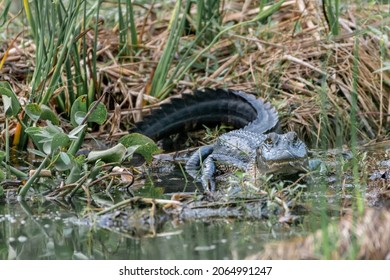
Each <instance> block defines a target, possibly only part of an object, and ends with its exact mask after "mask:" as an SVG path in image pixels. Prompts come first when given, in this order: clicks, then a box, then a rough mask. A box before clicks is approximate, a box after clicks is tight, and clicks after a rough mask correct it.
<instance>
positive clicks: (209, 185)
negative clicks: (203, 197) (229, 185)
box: [200, 155, 215, 192]
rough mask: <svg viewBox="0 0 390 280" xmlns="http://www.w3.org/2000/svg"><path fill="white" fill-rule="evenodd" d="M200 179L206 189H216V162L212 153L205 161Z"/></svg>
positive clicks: (212, 190)
mask: <svg viewBox="0 0 390 280" xmlns="http://www.w3.org/2000/svg"><path fill="white" fill-rule="evenodd" d="M200 181H201V182H202V186H203V188H204V189H205V190H208V191H211V192H214V191H215V162H214V158H213V156H212V155H210V156H208V157H207V158H206V160H205V161H204V162H203V167H202V176H201V178H200Z"/></svg>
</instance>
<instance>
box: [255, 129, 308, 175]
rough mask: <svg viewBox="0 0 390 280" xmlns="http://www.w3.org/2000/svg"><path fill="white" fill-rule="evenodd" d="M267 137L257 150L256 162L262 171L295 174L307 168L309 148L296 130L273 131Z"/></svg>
mask: <svg viewBox="0 0 390 280" xmlns="http://www.w3.org/2000/svg"><path fill="white" fill-rule="evenodd" d="M265 137H266V138H265V139H264V141H263V144H262V145H261V146H260V147H259V148H258V149H257V151H256V156H257V157H256V164H257V167H258V169H259V171H260V172H261V173H265V174H268V173H274V174H293V173H297V172H298V171H302V170H305V166H306V164H307V148H306V145H305V144H304V143H303V142H302V141H301V140H300V139H299V138H298V136H297V134H296V133H295V132H288V133H285V134H277V133H274V132H271V133H269V134H266V135H265Z"/></svg>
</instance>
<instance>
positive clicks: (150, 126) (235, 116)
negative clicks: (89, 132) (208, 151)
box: [131, 89, 278, 140]
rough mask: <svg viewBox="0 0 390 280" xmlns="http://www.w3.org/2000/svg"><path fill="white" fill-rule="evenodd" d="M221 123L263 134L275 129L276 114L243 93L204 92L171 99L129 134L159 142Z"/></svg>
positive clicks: (199, 91) (218, 90)
mask: <svg viewBox="0 0 390 280" xmlns="http://www.w3.org/2000/svg"><path fill="white" fill-rule="evenodd" d="M221 123H225V124H229V125H231V126H233V127H234V128H242V127H245V126H246V128H245V129H246V130H250V131H256V132H258V133H264V132H266V131H269V130H272V129H273V128H275V126H276V125H277V123H278V115H277V112H276V110H275V109H274V108H273V107H272V106H271V104H270V103H264V101H263V100H262V99H256V97H255V96H253V95H250V94H247V93H245V92H243V91H235V90H224V89H204V90H196V91H195V92H194V93H193V94H183V95H182V96H180V97H173V98H171V99H170V101H169V102H167V103H163V104H161V106H160V108H158V109H155V110H153V111H152V113H151V114H150V115H148V116H146V117H145V118H144V120H143V121H141V122H139V123H137V124H136V127H135V128H134V129H132V130H131V132H138V133H141V134H144V135H146V136H148V137H150V138H152V139H154V140H159V139H162V138H164V137H167V136H169V135H171V134H174V133H178V132H180V131H190V130H192V129H194V128H195V127H199V126H200V125H207V126H215V125H218V124H221Z"/></svg>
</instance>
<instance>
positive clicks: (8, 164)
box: [0, 0, 390, 258]
mask: <svg viewBox="0 0 390 280" xmlns="http://www.w3.org/2000/svg"><path fill="white" fill-rule="evenodd" d="M18 3H19V4H21V5H19V4H18ZM389 22H390V6H389V5H388V4H384V3H380V2H377V1H369V2H367V1H360V0H356V1H352V2H350V1H349V2H348V3H343V2H341V1H337V0H336V1H325V0H324V1H322V5H320V4H318V1H302V0H292V1H233V0H232V1H207V0H197V1H168V2H166V1H153V2H152V3H148V1H142V0H140V1H130V0H118V1H101V0H99V1H87V0H80V1H66V0H59V1H49V0H42V1H39V0H33V1H20V2H19V1H11V0H3V1H0V96H1V98H0V105H1V106H0V128H1V135H0V138H1V142H0V162H1V165H0V179H1V180H2V181H3V182H2V183H1V184H0V201H8V202H10V201H11V202H12V201H13V198H14V197H15V196H16V195H17V196H18V198H19V200H25V199H28V200H34V199H36V198H37V197H38V198H42V199H47V200H60V201H64V199H65V198H78V199H80V200H82V201H84V200H85V201H86V203H85V208H84V212H85V213H86V214H91V213H97V215H96V217H97V218H96V219H98V220H99V219H100V218H99V217H102V216H104V217H105V218H104V219H103V220H101V219H100V222H99V223H100V224H104V225H105V226H107V225H109V224H110V223H111V222H112V220H115V219H114V218H116V217H109V218H107V216H106V215H107V213H110V212H113V211H115V210H116V211H117V212H116V214H117V213H118V212H121V211H123V214H122V216H120V218H121V219H123V221H125V222H128V223H130V222H129V220H130V218H129V216H130V214H129V213H133V212H134V211H135V210H134V209H140V213H139V215H135V214H131V219H135V218H138V217H139V219H140V220H142V221H146V220H147V221H148V222H145V223H144V224H142V225H143V226H146V227H147V228H152V229H153V230H151V231H149V230H146V232H147V233H148V235H150V234H151V235H153V233H154V234H155V233H156V228H157V226H158V225H159V222H160V220H159V219H158V217H161V216H164V215H167V216H169V217H171V218H172V217H173V218H174V219H180V220H186V219H190V218H191V217H203V218H204V219H211V218H222V217H235V218H239V219H242V218H245V214H247V215H248V216H247V218H248V219H249V218H250V219H261V218H262V217H267V218H268V219H270V220H272V216H273V215H274V218H275V217H276V219H275V222H277V221H278V222H281V223H285V224H289V225H291V224H294V223H297V222H298V221H299V215H300V214H299V213H300V211H302V208H303V209H306V210H304V211H303V212H304V213H307V212H310V210H309V209H311V208H314V209H316V206H313V205H310V204H311V203H313V204H314V203H317V204H318V205H320V207H319V209H320V210H318V211H314V212H316V215H317V216H316V218H318V219H319V221H318V220H316V218H314V219H315V221H314V222H313V223H315V224H317V223H318V224H319V226H318V227H319V228H320V231H319V232H317V233H315V234H314V235H313V236H315V237H313V236H309V239H308V241H303V243H305V242H306V243H305V244H308V245H307V252H305V253H304V254H299V253H296V254H295V255H294V254H287V253H286V254H280V250H282V251H283V252H284V251H285V250H284V249H283V248H286V250H290V249H289V248H290V247H288V246H289V245H286V247H283V246H284V245H281V247H280V248H282V249H278V250H277V255H275V256H274V257H273V256H271V255H270V253H269V252H271V251H272V249H268V247H266V248H265V251H264V255H263V256H260V258H302V256H303V257H304V258H384V257H386V254H385V253H383V254H382V253H378V254H375V253H372V252H371V251H370V249H369V248H368V247H369V246H370V244H371V243H369V242H366V243H364V244H365V245H364V246H367V252H369V253H368V254H364V252H363V253H362V250H363V249H360V250H357V249H356V248H355V249H356V250H355V249H353V248H352V249H351V248H349V249H350V250H351V251H348V250H349V249H345V247H348V246H350V244H347V243H348V242H346V241H345V240H344V239H341V241H340V246H339V247H337V246H336V247H334V246H331V245H330V244H332V242H333V241H334V238H335V237H334V236H333V235H332V234H330V233H332V232H334V231H335V227H334V224H332V222H331V217H329V215H328V212H329V211H336V212H339V213H341V216H342V215H343V214H344V212H349V211H350V210H352V212H355V213H357V214H358V215H359V216H358V217H356V219H352V221H353V222H354V221H358V223H357V228H356V229H351V227H352V226H351V223H352V222H351V219H348V218H342V222H341V227H346V228H347V229H348V230H347V231H348V234H349V235H348V236H352V235H353V238H359V237H361V234H363V235H364V236H367V235H366V234H365V233H366V232H369V233H370V234H373V233H375V230H373V229H372V228H370V226H368V225H367V223H366V220H367V219H368V218H367V217H373V218H376V219H379V220H378V221H377V223H374V225H375V226H378V227H379V226H380V223H381V219H382V218H383V217H384V218H383V222H385V223H386V222H387V220H386V219H388V214H387V212H386V211H388V210H387V209H388V206H389V204H388V192H389V188H390V171H389V169H390V167H389V164H388V161H389V149H390V148H389V146H390V143H389V137H390V71H389V70H390V55H389V49H390V41H389V35H390V30H389ZM205 87H212V88H231V89H239V90H244V91H248V92H253V93H254V94H256V95H258V96H259V97H262V98H264V99H265V100H267V101H270V102H271V103H272V104H273V105H274V106H275V107H276V108H277V109H278V112H279V115H280V119H281V121H282V122H281V127H282V129H283V130H286V131H289V130H292V131H296V132H297V133H298V134H299V135H300V137H302V139H304V140H305V141H306V143H307V145H308V146H309V147H310V148H311V149H312V153H313V155H315V156H316V157H318V158H319V160H314V161H313V171H311V172H309V173H308V174H305V175H303V176H302V177H300V178H298V179H297V178H294V179H289V180H284V181H276V182H275V181H273V180H272V178H269V177H264V178H261V180H260V181H261V182H260V183H259V184H260V187H259V186H249V189H250V192H249V193H242V192H239V195H237V193H236V192H235V189H234V188H230V189H227V190H224V192H223V195H221V196H220V197H219V199H220V201H219V202H215V201H207V199H206V201H204V197H202V196H201V195H198V193H197V192H191V194H188V193H187V192H185V191H186V186H183V187H182V188H180V190H179V191H178V192H179V194H175V195H173V196H172V198H171V199H167V198H166V196H164V194H163V193H164V190H162V189H161V188H159V187H157V186H155V185H154V183H153V177H154V174H152V173H153V170H154V168H160V167H161V166H159V163H156V160H155V159H154V157H153V155H155V154H157V153H160V152H162V151H161V150H160V149H159V148H158V147H157V145H156V144H155V143H153V141H152V140H150V139H148V138H146V137H145V136H142V135H137V134H130V135H127V134H128V132H127V131H128V130H129V128H131V127H132V126H133V124H134V123H135V122H136V121H139V120H140V119H141V118H142V115H143V114H145V113H148V112H149V111H150V109H151V108H154V107H156V106H158V105H159V104H160V103H161V102H165V99H166V98H168V97H170V96H176V95H179V94H182V93H187V92H191V91H192V90H194V89H197V88H205ZM225 128H226V127H225V126H223V125H222V126H221V128H220V129H219V128H217V129H214V130H213V129H212V128H206V136H204V137H203V140H202V139H201V140H199V141H200V143H203V142H208V141H210V138H212V139H213V138H215V135H216V134H218V132H219V131H224V130H225ZM195 138H196V137H195ZM197 138H201V137H197ZM191 140H192V139H190V140H189V141H187V143H186V145H187V146H193V145H194V143H195V142H191ZM372 147H376V148H375V149H377V150H380V151H381V152H382V153H379V155H380V156H379V158H375V156H373V155H372V152H371V151H370V149H371V148H372ZM85 150H88V151H90V150H92V152H89V153H88V155H86V154H85V153H84V151H85ZM97 150H99V151H97ZM323 151H327V152H326V155H325V156H324V155H323ZM376 152H378V151H376ZM136 154H138V155H141V156H142V157H143V158H144V159H145V160H146V163H143V164H142V162H141V163H140V162H139V161H140V160H139V158H138V156H137V155H136ZM329 154H332V156H333V158H332V159H331V160H330V161H329V159H328V157H329ZM26 155H27V160H21V159H23V158H26ZM166 156H168V155H166ZM35 157H37V158H39V161H38V163H35ZM375 160H376V161H378V164H377V163H376V162H375ZM129 161H130V164H129V163H128V162H129ZM25 166H27V169H28V171H30V173H27V172H26V171H25V170H26V168H25ZM145 166H146V167H147V168H145ZM167 166H168V164H165V163H163V165H162V168H166V167H167ZM179 167H181V162H180V163H179ZM183 173H184V172H183ZM184 176H185V174H184ZM235 177H236V178H235V179H233V181H232V182H233V183H232V184H236V185H237V184H238V185H240V186H244V185H245V182H241V181H240V178H242V176H241V174H236V176H235ZM311 177H314V179H310V178H311ZM145 178H146V179H151V182H150V184H151V187H150V188H149V187H148V188H145V186H144V185H143V181H142V180H143V179H145ZM185 180H186V181H187V178H185ZM310 180H312V181H310ZM232 189H233V191H232ZM175 192H177V191H175ZM181 192H183V193H181ZM329 192H334V193H332V197H334V200H336V203H335V204H334V205H339V208H338V209H327V207H326V205H327V204H328V201H327V198H328V195H329ZM317 193H320V194H319V195H318V196H316V195H315V194H317ZM232 194H234V195H232ZM240 195H241V196H240ZM129 196H133V197H131V198H130V199H129ZM134 196H136V197H134ZM226 196H228V197H229V198H230V199H226ZM374 196H375V199H373V197H374ZM313 197H316V198H315V199H313ZM374 200H375V203H373V202H372V201H374ZM308 201H309V202H308ZM256 203H258V204H256ZM260 204H261V206H259V205H260ZM345 204H347V205H345ZM373 204H374V205H373ZM368 206H371V207H372V206H375V207H379V208H380V209H383V213H382V214H378V212H375V211H381V210H366V208H367V207H368ZM228 207H232V209H238V211H237V212H234V214H232V213H231V212H229V211H228V210H226V209H227V208H228ZM256 207H258V209H260V212H256V213H254V212H253V209H255V208H256ZM127 208H131V209H130V210H129V209H128V211H127V212H126V209H127ZM145 209H147V211H145ZM222 209H225V210H226V211H225V212H223V211H222ZM346 209H348V210H346ZM149 210H150V211H149ZM203 210H204V211H203ZM213 210H215V211H213ZM129 211H130V212H129ZM178 213H181V214H178ZM180 215H182V216H180ZM183 215H187V216H183ZM235 215H236V216H235ZM351 216H352V217H355V216H354V215H351ZM134 217H135V218H134ZM189 217H190V218H189ZM173 218H172V219H173ZM123 221H121V223H122V222H123ZM134 224H137V223H136V222H134ZM128 226H129V225H126V226H125V228H126V227H128ZM366 226H367V227H366ZM108 227H109V226H108ZM109 228H110V227H109ZM126 229H127V230H129V228H126ZM375 229H376V227H375ZM141 232H144V231H143V230H142V229H141ZM376 232H377V233H378V234H379V233H380V234H382V235H383V234H387V237H388V236H389V235H390V233H389V232H388V229H387V228H386V229H383V230H382V229H381V230H377V231H376ZM138 233H139V232H138ZM328 233H329V234H328ZM348 236H347V237H343V238H346V239H349V238H348ZM137 237H142V236H137ZM381 237H383V238H377V239H375V240H378V242H379V243H380V242H381V241H386V240H388V239H386V236H381ZM313 238H318V239H321V240H322V242H321V249H320V250H319V251H316V252H315V253H313V251H310V250H311V249H312V247H313V244H312V240H313ZM351 238H352V237H351ZM363 240H364V239H363ZM299 242H301V241H298V243H295V244H301V243H299ZM358 242H359V241H358ZM352 245H353V246H355V245H356V244H352ZM291 246H294V245H291ZM297 246H300V245H297ZM353 246H352V247H353ZM356 246H357V245H356ZM309 247H310V248H309ZM270 248H271V247H270ZM361 248H363V247H361ZM294 250H295V249H294ZM309 251H310V252H309ZM286 252H287V251H286ZM318 252H320V254H317V253H318ZM306 253H307V254H306ZM258 257H259V256H256V258H258Z"/></svg>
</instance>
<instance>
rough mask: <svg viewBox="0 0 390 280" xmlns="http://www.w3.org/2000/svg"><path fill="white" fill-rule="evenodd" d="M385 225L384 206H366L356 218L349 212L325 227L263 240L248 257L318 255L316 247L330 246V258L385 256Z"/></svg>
mask: <svg viewBox="0 0 390 280" xmlns="http://www.w3.org/2000/svg"><path fill="white" fill-rule="evenodd" d="M389 225H390V212H389V211H388V210H384V209H381V210H377V209H372V208H369V209H366V211H365V213H364V215H363V216H362V217H360V218H357V219H356V215H352V214H349V215H347V216H346V217H343V218H342V219H341V221H340V223H338V224H330V225H329V226H328V228H327V229H326V230H325V231H324V230H318V231H317V232H315V233H314V234H312V235H309V236H307V237H304V238H299V239H296V240H292V241H288V242H280V243H273V244H267V245H266V246H265V249H264V250H263V251H262V252H260V253H259V254H256V255H253V256H250V257H249V259H268V260H269V259H274V260H275V259H284V260H291V259H322V258H324V255H325V254H324V252H323V251H321V250H320V248H322V250H323V248H330V249H331V252H330V255H329V257H330V258H331V259H346V258H353V259H364V260H373V259H389V258H390V228H389ZM325 233H326V234H327V236H325ZM324 242H329V244H324Z"/></svg>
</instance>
